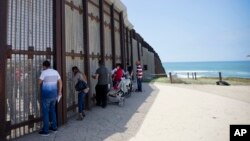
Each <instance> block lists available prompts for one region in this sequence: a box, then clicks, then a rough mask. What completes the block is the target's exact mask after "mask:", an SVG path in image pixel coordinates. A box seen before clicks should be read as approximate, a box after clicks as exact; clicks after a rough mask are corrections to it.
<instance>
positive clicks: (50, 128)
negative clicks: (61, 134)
mask: <svg viewBox="0 0 250 141" xmlns="http://www.w3.org/2000/svg"><path fill="white" fill-rule="evenodd" d="M49 130H51V131H54V132H55V131H57V128H56V129H53V128H52V127H49Z"/></svg>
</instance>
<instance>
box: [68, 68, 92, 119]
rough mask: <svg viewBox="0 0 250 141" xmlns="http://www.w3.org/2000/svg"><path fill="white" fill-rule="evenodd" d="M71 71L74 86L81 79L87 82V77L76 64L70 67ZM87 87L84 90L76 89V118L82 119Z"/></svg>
mask: <svg viewBox="0 0 250 141" xmlns="http://www.w3.org/2000/svg"><path fill="white" fill-rule="evenodd" d="M72 72H73V84H74V87H75V85H76V83H77V82H78V80H83V81H84V82H85V83H86V84H87V78H86V75H85V74H84V73H82V72H80V70H79V69H78V67H77V66H74V67H72ZM88 90H89V88H86V89H85V90H82V91H77V93H78V117H77V120H83V118H84V117H85V113H84V107H85V97H86V95H87V93H88Z"/></svg>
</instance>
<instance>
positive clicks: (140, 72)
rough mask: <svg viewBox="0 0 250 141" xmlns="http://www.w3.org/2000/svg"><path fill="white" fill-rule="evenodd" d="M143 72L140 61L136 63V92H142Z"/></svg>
mask: <svg viewBox="0 0 250 141" xmlns="http://www.w3.org/2000/svg"><path fill="white" fill-rule="evenodd" d="M142 75H143V70H142V66H141V63H140V61H136V77H137V90H136V91H137V92H142Z"/></svg>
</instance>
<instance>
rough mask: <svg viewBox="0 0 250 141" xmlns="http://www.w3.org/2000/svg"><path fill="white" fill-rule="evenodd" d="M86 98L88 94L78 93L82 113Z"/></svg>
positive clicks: (79, 110)
mask: <svg viewBox="0 0 250 141" xmlns="http://www.w3.org/2000/svg"><path fill="white" fill-rule="evenodd" d="M85 96H86V94H85V93H84V92H79V93H78V112H79V113H82V112H83V109H84V105H85Z"/></svg>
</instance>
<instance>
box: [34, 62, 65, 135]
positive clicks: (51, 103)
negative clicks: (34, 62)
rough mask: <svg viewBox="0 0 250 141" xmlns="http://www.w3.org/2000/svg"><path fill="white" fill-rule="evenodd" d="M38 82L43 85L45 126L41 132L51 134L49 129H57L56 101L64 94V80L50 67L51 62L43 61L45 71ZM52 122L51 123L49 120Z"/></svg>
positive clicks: (42, 96)
mask: <svg viewBox="0 0 250 141" xmlns="http://www.w3.org/2000/svg"><path fill="white" fill-rule="evenodd" d="M38 84H39V85H40V86H41V93H42V95H41V98H42V114H43V115H42V118H43V128H42V130H41V131H40V132H39V134H41V135H43V136H48V135H49V130H52V131H56V130H57V121H56V108H55V106H56V102H57V97H58V96H61V95H62V80H61V77H60V75H59V73H58V72H57V71H56V70H54V69H52V68H50V62H49V61H44V62H43V71H42V73H41V75H40V77H39V80H38ZM50 120H51V124H50V125H49V121H50Z"/></svg>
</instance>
